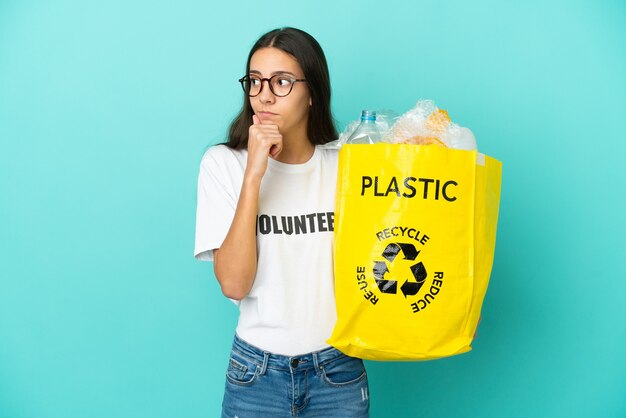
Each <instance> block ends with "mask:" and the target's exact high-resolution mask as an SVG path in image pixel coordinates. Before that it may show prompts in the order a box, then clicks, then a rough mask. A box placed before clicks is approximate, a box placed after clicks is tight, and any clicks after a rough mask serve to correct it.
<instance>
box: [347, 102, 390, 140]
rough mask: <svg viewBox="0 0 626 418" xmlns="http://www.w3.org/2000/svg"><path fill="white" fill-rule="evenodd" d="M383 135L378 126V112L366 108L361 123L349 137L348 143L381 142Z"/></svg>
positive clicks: (362, 113)
mask: <svg viewBox="0 0 626 418" xmlns="http://www.w3.org/2000/svg"><path fill="white" fill-rule="evenodd" d="M381 137H382V135H381V134H380V131H379V130H378V127H377V126H376V112H375V111H373V110H364V111H362V112H361V123H360V124H359V126H357V127H356V129H355V130H354V132H352V135H350V137H348V139H347V140H346V144H375V143H377V142H380V140H381Z"/></svg>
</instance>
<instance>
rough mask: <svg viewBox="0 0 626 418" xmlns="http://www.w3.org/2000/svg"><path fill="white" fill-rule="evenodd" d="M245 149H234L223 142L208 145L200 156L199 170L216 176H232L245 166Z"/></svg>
mask: <svg viewBox="0 0 626 418" xmlns="http://www.w3.org/2000/svg"><path fill="white" fill-rule="evenodd" d="M247 152H248V151H247V150H245V149H244V150H236V149H232V148H230V147H227V146H226V145H224V144H217V145H212V146H210V147H209V148H208V149H207V150H206V151H205V152H204V155H203V156H202V161H201V162H200V167H201V172H204V173H213V175H214V176H216V177H223V176H227V177H232V176H234V175H235V174H237V173H243V171H244V170H245V167H246V161H247V157H248V155H247Z"/></svg>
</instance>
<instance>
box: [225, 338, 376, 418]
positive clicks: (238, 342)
mask: <svg viewBox="0 0 626 418" xmlns="http://www.w3.org/2000/svg"><path fill="white" fill-rule="evenodd" d="M369 406H370V403H369V388H368V384H367V373H366V372H365V367H364V366H363V361H362V360H361V359H357V358H354V357H349V356H346V355H345V354H343V353H342V352H340V351H339V350H337V349H335V348H332V347H329V348H326V349H324V350H322V351H317V352H313V353H309V354H303V355H299V356H294V357H288V356H281V355H277V354H272V353H269V352H267V351H263V350H261V349H260V348H257V347H254V346H253V345H250V344H248V343H247V342H245V341H243V340H242V339H241V338H239V337H238V336H236V335H235V339H234V341H233V348H232V351H231V353H230V361H229V363H228V369H227V372H226V389H225V391H224V401H223V402H222V417H223V418H235V417H238V418H251V417H263V418H267V417H270V418H274V417H276V418H278V417H325V418H329V417H333V418H334V417H338V418H339V417H345V418H366V417H369Z"/></svg>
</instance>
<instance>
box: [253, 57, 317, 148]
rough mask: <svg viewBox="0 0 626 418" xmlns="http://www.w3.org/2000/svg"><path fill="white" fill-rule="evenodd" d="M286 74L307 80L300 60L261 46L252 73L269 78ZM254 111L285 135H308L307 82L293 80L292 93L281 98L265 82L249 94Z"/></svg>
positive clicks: (308, 103) (262, 120) (264, 121)
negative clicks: (255, 92)
mask: <svg viewBox="0 0 626 418" xmlns="http://www.w3.org/2000/svg"><path fill="white" fill-rule="evenodd" d="M276 74H281V75H287V76H288V77H290V78H294V79H304V78H305V77H304V73H303V72H302V68H300V64H299V63H298V61H297V60H296V59H295V58H294V57H293V56H292V55H289V54H288V53H286V52H284V51H283V50H280V49H278V48H272V47H269V48H260V49H258V50H257V51H256V52H255V53H254V54H253V55H252V58H251V59H250V74H249V75H250V76H255V77H260V78H270V77H272V76H273V75H276ZM250 104H251V105H252V110H254V113H255V114H256V115H257V116H258V117H259V119H260V120H261V123H264V124H273V125H277V126H278V129H279V131H280V133H281V134H282V135H283V137H291V136H294V135H304V136H306V135H307V123H308V118H309V107H310V106H311V96H310V94H309V88H308V86H307V83H305V82H297V83H294V85H293V88H292V90H291V93H289V94H288V95H287V96H284V97H278V96H276V95H274V93H272V91H271V90H270V88H269V83H268V82H265V81H263V88H262V89H261V92H260V93H259V94H258V95H257V96H255V97H250Z"/></svg>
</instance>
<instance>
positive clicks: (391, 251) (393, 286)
mask: <svg viewBox="0 0 626 418" xmlns="http://www.w3.org/2000/svg"><path fill="white" fill-rule="evenodd" d="M400 251H402V254H403V255H404V260H415V258H416V257H417V255H418V254H419V253H420V252H419V251H417V250H416V249H415V246H414V245H413V244H403V243H391V244H389V245H387V247H386V248H385V249H384V250H383V254H382V256H383V257H384V258H385V260H387V261H388V262H389V263H390V264H393V260H395V258H396V256H397V255H398V254H399V253H400ZM387 261H374V279H375V280H376V284H377V285H378V289H380V291H381V292H383V293H393V294H396V293H398V282H397V281H396V280H386V279H385V273H388V272H389V268H388V267H387ZM410 270H411V278H412V279H414V280H415V281H409V279H406V280H405V281H404V284H403V285H402V286H401V287H400V290H401V291H402V293H403V294H404V297H405V298H406V297H407V295H411V296H413V295H417V292H419V290H420V288H421V287H422V285H423V284H424V281H425V280H426V276H427V273H426V268H425V267H424V264H423V263H422V262H421V261H420V262H419V263H417V264H414V265H412V266H411V267H410Z"/></svg>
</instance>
